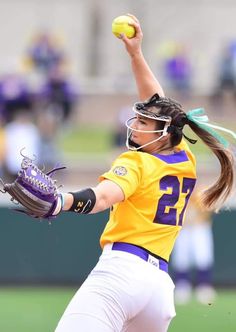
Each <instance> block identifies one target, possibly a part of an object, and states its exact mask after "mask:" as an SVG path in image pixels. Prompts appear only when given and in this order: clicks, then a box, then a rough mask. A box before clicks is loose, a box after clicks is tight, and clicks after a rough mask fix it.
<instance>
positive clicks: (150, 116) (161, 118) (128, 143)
mask: <svg viewBox="0 0 236 332" xmlns="http://www.w3.org/2000/svg"><path fill="white" fill-rule="evenodd" d="M133 111H134V113H135V114H139V115H141V116H142V117H146V118H148V119H152V120H156V121H162V122H165V126H164V128H163V129H161V130H160V129H158V130H140V129H135V128H132V127H131V124H132V123H133V121H134V119H135V118H136V117H132V118H130V119H128V120H127V121H126V123H125V125H126V127H127V136H126V147H127V148H128V149H129V150H133V151H137V150H140V149H142V148H144V147H145V146H147V145H149V144H152V143H154V142H157V141H159V140H160V139H161V138H162V137H164V136H166V135H167V134H168V131H167V129H168V127H169V126H170V123H171V120H172V119H171V117H169V116H163V115H162V116H161V115H160V116H158V115H157V114H155V113H153V114H152V112H149V113H148V114H147V113H145V112H142V111H139V110H137V108H136V104H134V107H133ZM134 131H135V132H139V133H148V134H150V133H162V135H161V136H158V137H157V138H156V139H154V140H152V141H150V142H148V143H145V144H143V145H141V146H138V145H137V146H136V144H132V143H131V140H130V137H131V135H132V132H134Z"/></svg>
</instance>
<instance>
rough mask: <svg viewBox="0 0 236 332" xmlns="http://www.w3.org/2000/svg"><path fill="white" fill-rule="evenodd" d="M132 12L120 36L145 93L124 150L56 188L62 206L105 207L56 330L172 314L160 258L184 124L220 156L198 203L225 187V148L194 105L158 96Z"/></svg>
mask: <svg viewBox="0 0 236 332" xmlns="http://www.w3.org/2000/svg"><path fill="white" fill-rule="evenodd" d="M132 17H133V16H132ZM133 18H134V19H135V23H134V27H135V29H136V35H135V37H134V38H132V39H127V38H126V37H125V36H121V39H122V41H123V42H124V45H125V47H126V49H127V52H128V54H129V56H130V59H131V64H132V69H133V73H134V77H135V79H136V83H137V87H138V92H139V97H140V99H141V100H146V99H147V98H149V99H148V100H147V101H145V102H138V103H136V104H135V105H134V108H133V111H134V117H133V118H131V119H130V120H128V121H127V124H126V125H127V128H128V129H127V142H126V144H127V147H128V152H125V153H123V154H121V155H120V156H119V157H118V158H117V159H116V160H115V161H114V163H113V165H112V167H111V169H110V170H109V171H108V172H105V173H104V174H103V175H101V177H100V182H99V184H98V185H97V186H96V187H94V188H87V189H84V190H81V191H78V192H72V193H65V194H63V200H64V202H63V203H62V206H63V210H64V211H72V212H76V213H97V212H99V211H103V210H105V209H107V208H110V218H109V221H108V223H107V225H106V227H105V229H104V232H103V234H102V236H101V240H100V243H101V247H102V249H103V251H102V255H101V257H100V259H99V261H98V263H97V265H96V266H95V268H94V269H93V270H92V272H91V273H90V274H89V276H88V277H87V279H86V280H85V282H84V283H83V285H82V286H81V288H80V289H79V290H78V291H77V293H76V294H75V296H74V297H73V299H72V300H71V302H70V303H69V305H68V307H67V309H66V310H65V312H64V314H63V316H62V318H61V320H60V321H59V323H58V326H57V328H56V332H68V331H70V332H75V331H83V332H86V331H87V332H91V331H97V332H113V331H115V332H118V331H129V332H144V331H145V332H154V331H155V332H164V331H167V329H168V326H169V323H170V321H171V319H172V318H173V317H174V316H175V308H174V300H173V291H174V284H173V282H172V280H171V278H170V276H169V274H168V261H169V256H170V253H171V251H172V248H173V246H174V242H175V239H176V237H177V236H178V233H179V231H180V229H181V227H182V224H183V221H184V214H185V209H186V206H187V203H188V200H189V197H190V196H191V193H192V191H193V189H194V185H195V181H196V168H195V159H194V156H193V155H192V153H191V151H190V149H189V148H188V145H187V144H186V143H185V142H184V141H183V139H182V137H183V128H184V126H185V125H189V126H190V127H191V128H192V130H193V131H194V132H195V133H196V134H197V135H198V136H200V137H201V139H202V140H203V141H204V142H206V144H208V145H209V146H210V147H211V148H212V149H213V151H214V152H215V153H216V155H217V157H218V158H219V160H220V161H221V160H224V162H221V173H220V177H219V179H218V181H217V186H215V185H213V186H212V187H211V188H209V189H208V191H207V192H206V194H205V199H204V204H205V205H206V206H208V207H214V206H215V204H216V203H217V202H218V199H220V198H222V197H223V198H225V197H226V196H227V195H228V194H229V192H230V191H231V188H232V183H231V180H232V176H233V175H232V173H233V166H232V163H231V155H230V153H229V152H227V151H226V149H224V147H223V145H222V144H221V143H219V142H218V138H215V137H214V136H213V135H212V134H211V133H209V132H208V131H207V130H206V129H204V128H206V125H205V126H204V128H203V126H202V127H200V125H198V124H197V121H198V120H197V119H196V118H199V116H198V114H197V115H196V111H195V110H194V112H189V113H187V114H186V113H185V112H184V111H183V109H182V107H181V105H180V104H178V103H177V102H175V101H173V100H171V99H169V98H165V97H164V93H163V90H162V87H161V86H160V84H159V83H158V81H157V80H156V79H155V77H154V76H153V73H152V72H151V70H150V68H149V66H148V65H147V63H146V61H145V59H144V57H143V55H142V51H141V41H142V31H141V28H140V25H139V22H138V20H137V19H136V18H135V17H133ZM151 96H152V97H151ZM150 97H151V98H150ZM200 117H201V116H200ZM185 137H186V136H185ZM187 139H188V138H187ZM188 140H189V141H191V142H194V141H193V140H191V139H188Z"/></svg>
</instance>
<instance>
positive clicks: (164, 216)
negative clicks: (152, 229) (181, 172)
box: [154, 175, 196, 226]
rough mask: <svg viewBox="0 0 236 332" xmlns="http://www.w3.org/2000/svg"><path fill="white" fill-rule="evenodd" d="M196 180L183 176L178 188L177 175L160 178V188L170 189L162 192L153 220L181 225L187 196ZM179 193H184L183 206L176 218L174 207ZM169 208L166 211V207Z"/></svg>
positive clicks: (189, 194)
mask: <svg viewBox="0 0 236 332" xmlns="http://www.w3.org/2000/svg"><path fill="white" fill-rule="evenodd" d="M195 182H196V180H195V179H190V178H183V185H182V188H180V182H179V179H178V177H177V176H172V175H167V176H164V177H163V178H162V179H161V180H160V190H167V189H168V188H170V189H172V192H171V194H163V195H162V196H161V198H160V199H159V202H158V206H157V212H156V216H155V219H154V222H156V223H159V224H165V225H174V226H176V225H178V226H182V223H183V216H184V211H185V209H186V207H187V204H188V200H189V197H190V196H191V193H192V191H193V188H194V185H195ZM180 193H186V194H187V195H186V196H185V203H184V207H183V209H182V211H181V213H180V215H179V219H178V220H177V209H176V208H174V206H175V204H176V203H177V202H178V200H179V196H180ZM167 207H168V208H169V210H168V212H165V211H166V208H167Z"/></svg>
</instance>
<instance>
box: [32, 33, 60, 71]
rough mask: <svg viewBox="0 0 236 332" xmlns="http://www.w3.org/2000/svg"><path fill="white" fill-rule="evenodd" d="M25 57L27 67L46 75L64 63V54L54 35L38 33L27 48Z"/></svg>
mask: <svg viewBox="0 0 236 332" xmlns="http://www.w3.org/2000/svg"><path fill="white" fill-rule="evenodd" d="M26 57H27V58H26V62H27V64H28V66H29V67H31V68H32V69H34V70H36V71H38V72H39V73H42V74H43V75H47V74H48V73H49V72H50V71H51V69H53V68H54V66H56V65H58V64H59V63H62V62H64V61H65V52H64V50H63V49H62V47H61V46H60V45H59V43H58V41H57V39H56V38H55V36H54V35H52V34H50V33H49V32H45V31H39V32H38V33H37V34H36V36H35V37H34V39H33V41H32V43H31V45H30V47H29V48H28V50H27V54H26Z"/></svg>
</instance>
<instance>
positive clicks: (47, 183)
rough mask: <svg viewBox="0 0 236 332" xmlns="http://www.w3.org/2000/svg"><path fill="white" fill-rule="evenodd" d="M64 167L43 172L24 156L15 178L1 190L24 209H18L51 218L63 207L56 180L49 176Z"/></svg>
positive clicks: (36, 215) (35, 216)
mask: <svg viewBox="0 0 236 332" xmlns="http://www.w3.org/2000/svg"><path fill="white" fill-rule="evenodd" d="M64 168H65V167H58V168H54V169H53V170H51V171H50V172H48V173H44V172H43V171H41V170H40V169H39V168H38V167H37V166H36V165H35V164H33V162H32V160H31V159H30V158H28V157H25V156H24V157H23V160H22V163H21V170H20V171H19V173H18V176H17V178H16V180H15V181H14V182H13V183H6V184H4V186H3V189H4V191H3V192H8V193H9V194H10V196H11V200H12V201H16V202H18V203H20V204H21V205H23V207H24V209H23V210H19V209H18V211H21V212H25V213H26V214H28V215H29V216H31V217H34V218H44V219H51V218H53V217H55V216H56V215H57V214H58V213H60V211H61V210H62V207H63V196H62V195H61V194H60V193H59V192H58V188H57V186H56V180H53V179H52V177H51V176H52V174H53V173H54V172H55V171H57V170H60V169H64Z"/></svg>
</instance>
